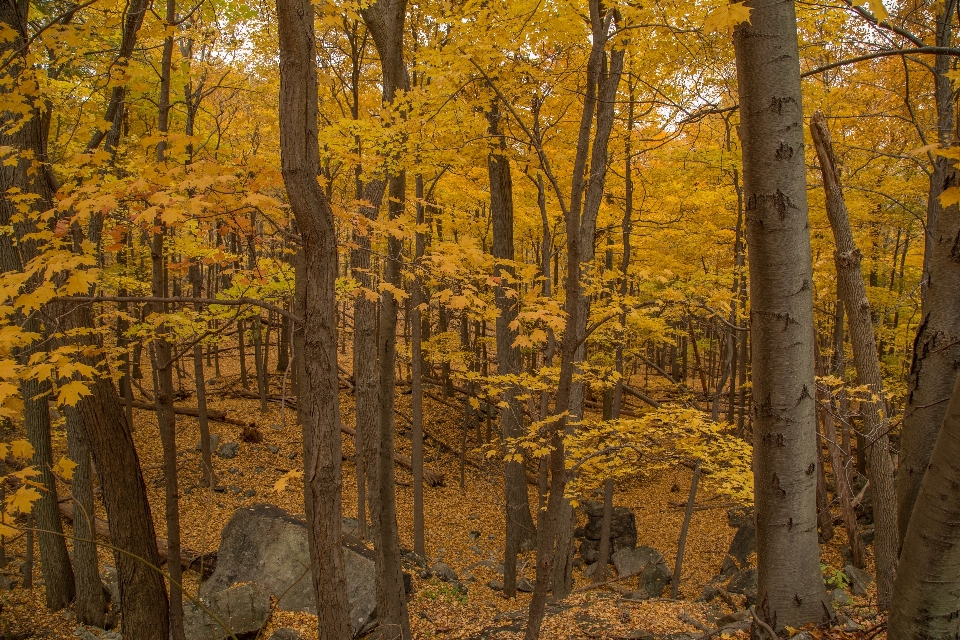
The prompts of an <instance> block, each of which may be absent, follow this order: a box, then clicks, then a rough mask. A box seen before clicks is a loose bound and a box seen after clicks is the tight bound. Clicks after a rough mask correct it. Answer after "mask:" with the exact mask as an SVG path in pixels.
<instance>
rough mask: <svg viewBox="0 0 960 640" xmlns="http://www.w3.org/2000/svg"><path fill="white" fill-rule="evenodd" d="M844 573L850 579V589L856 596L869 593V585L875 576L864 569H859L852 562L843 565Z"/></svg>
mask: <svg viewBox="0 0 960 640" xmlns="http://www.w3.org/2000/svg"><path fill="white" fill-rule="evenodd" d="M843 573H844V575H846V576H847V580H849V581H850V590H851V591H852V592H853V595H855V596H865V595H867V587H868V586H870V583H871V582H873V577H872V576H871V575H870V574H869V573H867V572H866V571H864V570H863V569H857V568H856V567H855V566H853V565H852V564H848V565H845V566H844V567H843Z"/></svg>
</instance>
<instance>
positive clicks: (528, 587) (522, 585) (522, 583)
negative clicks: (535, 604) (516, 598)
mask: <svg viewBox="0 0 960 640" xmlns="http://www.w3.org/2000/svg"><path fill="white" fill-rule="evenodd" d="M534 586H535V585H534V583H533V582H531V581H530V580H527V579H526V578H524V577H523V576H520V577H519V578H517V591H521V592H523V593H533V587H534Z"/></svg>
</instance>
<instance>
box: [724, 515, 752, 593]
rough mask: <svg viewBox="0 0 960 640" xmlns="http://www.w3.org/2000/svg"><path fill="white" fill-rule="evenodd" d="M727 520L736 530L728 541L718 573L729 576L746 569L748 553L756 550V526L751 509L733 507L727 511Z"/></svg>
mask: <svg viewBox="0 0 960 640" xmlns="http://www.w3.org/2000/svg"><path fill="white" fill-rule="evenodd" d="M727 522H729V523H730V526H731V527H734V528H735V529H736V530H737V532H736V533H735V534H734V536H733V540H731V541H730V548H729V549H728V550H727V555H726V557H724V559H723V565H721V567H720V575H722V576H731V575H733V574H734V573H736V572H737V571H740V570H741V569H746V568H747V566H748V560H749V558H750V554H751V553H753V552H754V551H756V550H757V527H756V524H754V521H753V510H752V509H749V508H745V507H735V508H733V509H730V510H729V511H728V512H727Z"/></svg>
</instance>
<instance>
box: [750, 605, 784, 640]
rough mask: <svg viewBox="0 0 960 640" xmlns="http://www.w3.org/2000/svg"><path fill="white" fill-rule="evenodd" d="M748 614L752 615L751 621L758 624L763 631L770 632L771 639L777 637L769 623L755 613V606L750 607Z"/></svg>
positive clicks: (773, 639) (774, 639)
mask: <svg viewBox="0 0 960 640" xmlns="http://www.w3.org/2000/svg"><path fill="white" fill-rule="evenodd" d="M750 615H751V616H753V621H754V622H756V623H757V624H758V625H760V628H761V629H763V630H764V631H766V632H767V633H769V634H770V639H771V640H776V639H777V637H778V636H777V632H776V631H774V630H773V628H772V627H771V626H770V625H769V624H767V623H766V622H765V621H764V620H762V619H761V618H760V616H759V615H757V608H756V606H753V607H750Z"/></svg>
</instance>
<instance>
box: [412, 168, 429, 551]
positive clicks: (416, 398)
mask: <svg viewBox="0 0 960 640" xmlns="http://www.w3.org/2000/svg"><path fill="white" fill-rule="evenodd" d="M416 198H417V227H418V228H419V227H420V225H422V224H423V222H424V206H423V198H424V193H423V176H422V175H419V174H418V175H417V184H416ZM414 243H415V245H416V246H415V249H414V265H413V268H414V277H413V285H412V286H413V291H412V292H411V294H410V321H411V322H412V323H413V326H412V327H411V333H412V335H411V341H412V344H411V347H410V348H411V353H410V358H411V363H410V369H411V370H410V383H411V384H410V387H411V397H410V412H411V417H412V421H413V429H412V431H413V432H412V433H411V442H412V445H413V449H412V452H411V456H410V458H411V461H412V462H413V552H414V553H416V554H417V555H418V556H420V557H421V558H425V557H426V555H427V546H426V541H425V537H426V536H425V531H424V522H423V322H422V318H421V313H420V304H421V302H422V300H423V292H422V289H423V285H422V281H421V277H420V271H419V269H420V260H421V259H422V258H423V253H424V251H425V249H426V246H425V245H426V242H425V238H424V235H423V233H421V232H420V231H417V234H416V239H415V240H414Z"/></svg>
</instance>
